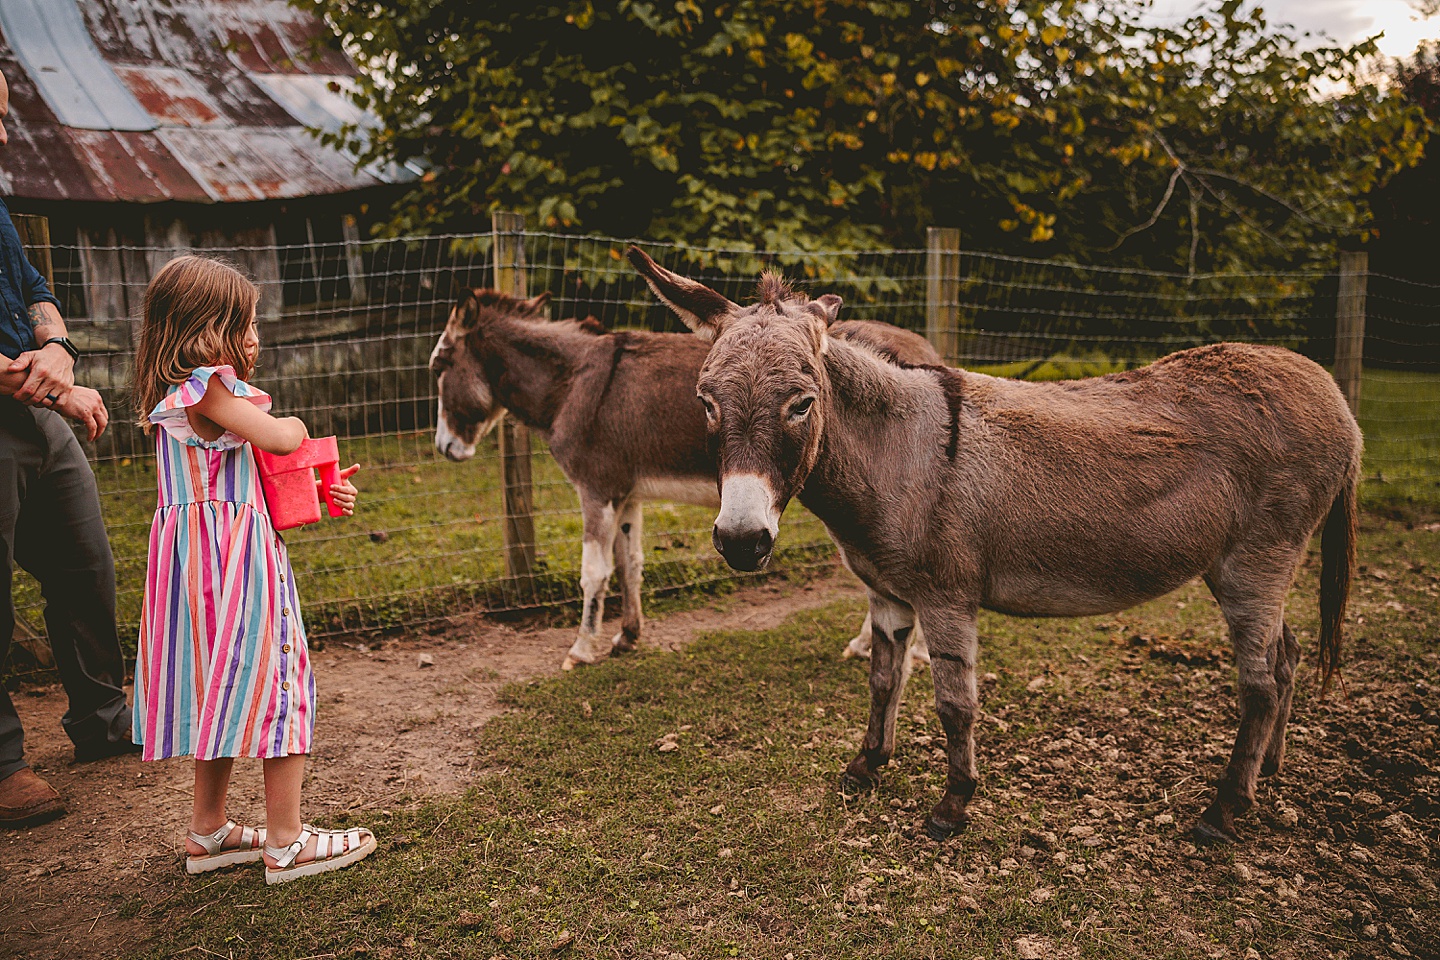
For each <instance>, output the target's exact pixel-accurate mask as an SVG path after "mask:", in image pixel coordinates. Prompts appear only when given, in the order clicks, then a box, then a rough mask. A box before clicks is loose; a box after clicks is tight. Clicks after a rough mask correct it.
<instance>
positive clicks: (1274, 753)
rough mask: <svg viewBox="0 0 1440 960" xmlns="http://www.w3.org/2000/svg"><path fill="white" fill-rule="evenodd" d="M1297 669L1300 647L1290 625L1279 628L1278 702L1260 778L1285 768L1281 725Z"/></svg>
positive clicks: (1287, 716) (1287, 717)
mask: <svg viewBox="0 0 1440 960" xmlns="http://www.w3.org/2000/svg"><path fill="white" fill-rule="evenodd" d="M1299 665H1300V643H1299V641H1297V640H1296V639H1295V634H1294V633H1292V632H1291V631H1290V624H1288V623H1281V624H1280V642H1279V643H1278V644H1276V650H1275V692H1276V694H1277V695H1278V697H1279V699H1280V704H1279V707H1278V708H1277V709H1276V712H1275V727H1274V729H1273V730H1271V731H1270V746H1269V747H1268V748H1266V750H1265V759H1264V760H1263V761H1261V763H1260V775H1261V776H1262V777H1269V776H1272V775H1274V774H1276V773H1278V772H1279V771H1280V768H1281V767H1282V766H1284V764H1285V725H1286V724H1287V723H1289V722H1290V702H1291V700H1293V699H1294V696H1295V668H1296V667H1297V666H1299Z"/></svg>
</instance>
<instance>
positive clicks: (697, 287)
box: [625, 247, 740, 340]
mask: <svg viewBox="0 0 1440 960" xmlns="http://www.w3.org/2000/svg"><path fill="white" fill-rule="evenodd" d="M625 256H626V257H627V258H628V259H629V260H630V265H631V266H633V267H634V268H635V269H636V270H637V271H639V273H640V276H642V277H644V278H645V282H646V283H648V284H650V289H651V290H654V291H655V296H657V297H659V298H660V299H661V301H662V302H664V304H665V306H667V307H669V308H670V309H671V310H673V311H675V315H676V316H677V317H679V318H680V319H681V320H682V321H684V323H685V326H687V327H689V328H690V329H691V330H693V331H695V334H696V336H699V337H703V338H705V339H706V340H714V339H715V335H716V334H717V333H719V332H720V324H722V323H723V322H724V321H725V318H726V317H728V316H729V315H731V314H732V313H737V312H739V310H740V308H739V307H738V306H736V305H735V304H734V303H732V302H731V301H729V300H727V299H725V298H724V297H722V296H721V295H720V294H718V293H716V292H715V291H714V290H711V289H710V288H709V287H707V286H705V285H704V284H703V283H696V282H695V281H694V280H690V279H688V278H686V277H682V276H680V275H679V274H678V273H671V272H670V271H669V270H666V269H665V268H664V267H662V266H660V264H658V263H656V262H655V261H654V260H652V259H650V257H649V256H647V255H646V253H645V251H643V250H641V249H640V248H639V247H631V248H630V249H629V250H626V251H625Z"/></svg>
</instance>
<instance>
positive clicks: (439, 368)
mask: <svg viewBox="0 0 1440 960" xmlns="http://www.w3.org/2000/svg"><path fill="white" fill-rule="evenodd" d="M549 299H550V295H549V294H548V293H542V294H540V295H539V296H537V297H534V298H532V299H529V300H521V299H518V298H514V297H509V296H506V295H505V294H501V293H497V292H496V291H494V290H467V291H465V293H464V294H463V295H462V296H461V297H460V300H459V302H458V303H457V304H456V306H455V307H454V309H453V310H452V311H451V313H450V318H449V321H448V323H447V324H446V327H445V331H444V333H442V334H441V336H440V339H439V341H438V342H437V343H436V344H435V349H434V351H433V352H432V353H431V356H430V368H431V370H432V371H433V372H434V373H435V374H436V376H437V377H438V378H439V392H440V409H439V417H438V418H437V425H436V430H435V446H436V447H437V448H438V449H439V450H440V452H441V453H443V454H444V455H445V456H446V457H448V458H449V459H451V460H468V459H469V458H471V457H473V456H474V455H475V445H476V443H477V442H478V441H479V439H480V438H481V437H482V436H483V435H484V434H485V433H487V432H489V431H490V430H491V429H493V428H494V427H495V425H496V424H497V423H498V422H499V421H500V418H501V417H503V416H504V415H505V412H506V411H507V410H508V411H509V412H510V414H511V416H513V417H515V418H516V419H517V420H518V421H520V422H521V423H523V424H525V425H526V426H528V427H530V428H531V429H532V430H535V431H536V432H537V433H539V434H540V435H541V436H542V437H544V439H545V441H546V442H547V443H548V444H549V445H550V452H551V454H552V455H553V456H554V457H555V462H556V463H557V464H559V466H560V469H561V470H562V471H564V473H565V476H566V477H567V478H568V479H569V480H570V482H571V483H572V484H574V486H575V488H576V490H577V491H578V492H579V494H580V510H581V515H582V518H583V523H584V534H583V540H582V545H581V566H580V583H581V588H582V590H583V592H584V599H583V603H582V607H581V619H580V634H579V636H578V637H577V638H576V640H575V643H574V645H573V646H572V647H571V648H570V652H569V653H568V654H567V655H566V657H565V662H564V665H563V666H564V669H566V670H569V669H572V668H573V667H575V666H576V665H578V664H582V663H595V662H597V661H599V660H601V659H602V658H604V657H605V656H607V655H609V654H610V653H612V652H621V651H625V650H630V649H632V648H633V647H634V645H635V642H636V640H637V639H639V636H640V621H641V617H640V587H641V576H642V567H643V564H644V558H645V554H644V548H643V540H642V529H641V527H642V517H643V514H642V511H641V503H642V502H643V501H645V500H672V501H679V502H682V503H694V504H700V505H702V506H710V507H713V506H716V505H718V503H719V496H718V488H717V485H716V479H715V459H714V455H713V453H712V452H711V451H710V450H709V449H708V447H707V443H706V436H705V414H704V410H703V408H702V407H701V405H700V403H699V401H697V400H696V399H695V378H696V376H698V375H699V373H700V365H701V363H703V362H704V360H705V354H706V352H707V351H708V350H709V349H710V344H709V343H708V342H706V341H703V340H701V339H700V338H698V337H693V336H690V335H689V334H667V333H647V332H636V331H619V332H614V333H610V332H607V331H605V330H604V329H603V328H602V327H600V326H599V324H596V323H594V322H593V321H585V322H576V321H556V322H550V321H547V320H545V319H544V312H545V309H546V304H547V303H548V302H549ZM833 333H834V335H836V336H839V337H842V338H845V339H847V340H848V341H849V342H851V343H855V344H859V345H861V347H862V348H863V349H865V350H867V351H868V352H870V353H871V355H874V356H877V357H884V358H886V359H887V360H895V361H897V362H902V361H903V362H908V363H930V362H938V361H939V358H938V357H937V356H936V354H935V351H934V350H933V349H932V348H931V347H930V344H929V343H928V342H927V341H926V340H925V339H924V338H923V337H920V336H917V335H916V334H913V333H909V332H907V331H905V330H900V329H898V328H896V327H891V326H888V325H886V324H883V323H866V322H849V323H844V324H837V325H836V327H835V329H834V331H833ZM877 362H882V361H878V360H877ZM614 572H618V574H619V581H620V598H621V620H620V632H619V633H617V634H616V635H615V636H614V638H613V639H611V640H608V641H606V640H603V639H602V638H601V635H600V630H601V621H602V619H603V615H604V606H605V590H606V587H607V585H608V583H609V581H610V575H611V574H612V573H614ZM869 625H870V618H869V617H866V619H865V626H864V627H862V629H861V632H860V635H859V636H857V637H856V638H855V640H854V641H852V643H851V648H850V650H849V651H848V653H849V654H850V655H853V654H855V653H859V654H861V655H865V654H866V653H868V645H869ZM914 656H915V657H916V658H917V659H922V660H923V659H924V658H925V655H924V649H923V645H920V646H917V649H916V651H915V653H914Z"/></svg>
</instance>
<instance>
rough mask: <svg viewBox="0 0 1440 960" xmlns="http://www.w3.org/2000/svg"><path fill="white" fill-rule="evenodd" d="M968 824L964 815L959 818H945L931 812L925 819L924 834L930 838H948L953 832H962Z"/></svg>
mask: <svg viewBox="0 0 1440 960" xmlns="http://www.w3.org/2000/svg"><path fill="white" fill-rule="evenodd" d="M969 825H970V821H969V819H967V818H965V817H961V818H960V819H959V820H945V819H942V818H941V817H937V816H935V815H934V814H933V813H932V814H931V815H930V816H929V817H927V818H926V819H925V836H927V837H929V838H930V839H931V840H949V839H950V838H951V837H953V836H955V834H957V833H962V832H964V830H965V828H966V827H967V826H969Z"/></svg>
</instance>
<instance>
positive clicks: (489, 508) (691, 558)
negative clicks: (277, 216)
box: [15, 433, 828, 651]
mask: <svg viewBox="0 0 1440 960" xmlns="http://www.w3.org/2000/svg"><path fill="white" fill-rule="evenodd" d="M341 458H342V459H343V460H345V461H346V462H358V463H360V464H362V467H363V469H362V471H361V473H360V474H359V475H357V477H356V480H355V482H356V484H357V485H358V486H359V487H360V488H361V491H362V496H361V501H360V504H359V510H358V513H357V515H356V516H355V517H353V518H340V519H328V518H327V519H325V520H322V521H321V522H320V523H319V524H316V525H314V526H311V527H305V528H301V529H299V530H295V531H291V532H288V533H287V534H286V535H285V536H286V540H287V542H288V543H289V544H290V547H291V560H292V563H293V564H294V566H295V572H296V577H297V582H298V583H299V584H300V589H301V596H302V598H303V599H304V602H305V617H306V623H307V625H309V627H310V631H311V634H312V635H316V634H320V633H324V632H328V631H343V630H356V629H363V628H390V627H396V626H399V625H401V624H406V623H417V622H422V621H426V620H433V619H437V618H440V617H443V616H445V615H448V614H451V613H454V612H456V611H457V610H458V609H462V608H464V607H467V606H471V607H473V606H489V607H491V608H497V607H527V606H539V605H547V604H555V603H565V602H569V601H571V600H573V599H574V598H575V597H577V596H578V593H579V566H580V536H581V522H580V515H579V500H578V498H577V496H576V494H575V491H574V488H573V487H571V486H570V484H569V482H568V481H566V479H565V477H564V475H563V474H562V473H561V472H560V469H559V467H557V466H556V464H555V461H554V460H553V459H551V457H550V456H549V454H548V453H547V452H546V450H545V446H544V444H543V443H541V442H540V441H538V440H537V441H536V443H535V455H534V494H535V496H534V506H535V538H536V553H537V563H538V568H539V576H537V578H536V579H535V581H534V582H533V583H531V584H528V585H525V586H524V587H523V589H522V588H517V587H516V585H515V584H513V583H511V582H508V581H507V580H506V571H505V559H504V556H505V554H504V539H503V537H504V534H503V505H502V496H501V477H500V468H499V457H498V454H497V452H496V447H495V440H494V439H493V438H491V439H489V440H487V441H486V442H485V443H484V444H483V445H482V446H481V451H480V453H479V455H478V456H477V457H476V459H475V460H473V461H471V462H469V463H464V464H453V463H449V462H447V461H445V460H443V459H437V457H436V456H435V455H434V454H433V452H432V450H431V441H430V434H429V433H424V434H405V435H400V436H390V437H379V438H363V439H359V440H350V441H342V442H341ZM96 476H97V479H98V480H99V484H100V489H101V500H102V507H103V509H104V513H105V518H106V526H107V527H108V529H109V531H110V542H111V547H112V549H113V551H114V554H115V560H116V579H117V582H118V587H119V600H118V606H119V620H120V622H121V636H122V643H125V644H126V645H127V648H128V649H129V650H131V651H133V649H134V637H135V634H136V631H137V630H138V624H139V619H140V616H139V615H140V603H141V600H142V597H143V592H144V576H145V563H146V553H147V544H148V538H149V534H150V522H151V519H152V518H153V516H154V510H155V496H156V494H155V484H156V478H155V463H154V460H153V459H151V458H135V459H128V458H127V459H124V460H118V461H109V462H105V463H101V464H99V465H97V467H96ZM792 510H793V514H791V515H789V516H787V527H786V538H785V542H784V544H783V545H782V546H783V547H784V548H785V553H783V554H782V555H781V557H780V558H779V559H780V560H781V561H782V562H783V561H784V560H785V559H786V557H787V556H788V557H789V558H791V559H794V558H796V557H805V556H808V555H809V553H810V552H811V551H810V549H809V548H811V547H813V546H814V545H815V544H818V543H821V542H828V541H827V540H826V538H825V534H824V531H823V529H822V528H821V527H820V525H819V523H818V522H817V521H815V520H814V519H813V518H811V517H809V515H808V514H806V513H805V512H804V510H803V509H801V508H800V507H799V506H798V505H797V506H795V507H794V508H792ZM713 521H714V514H713V511H711V510H708V509H705V508H700V507H688V506H684V505H670V504H649V505H647V506H646V508H645V545H646V564H647V570H646V585H647V587H648V588H649V589H651V590H652V591H656V590H665V589H668V588H672V587H676V586H683V585H689V584H695V583H704V582H707V581H713V580H716V579H719V578H728V577H730V576H733V574H730V573H729V571H728V569H727V568H725V567H724V564H723V562H721V561H720V560H719V558H718V557H717V556H716V555H715V552H714V548H713V547H712V546H711V544H710V526H711V524H712V523H713ZM15 599H16V607H17V610H18V611H19V613H20V615H21V617H22V618H23V619H24V620H26V621H27V622H28V623H29V624H30V625H31V626H32V627H34V628H38V627H39V626H40V624H41V623H42V622H43V621H42V618H41V603H40V595H39V589H38V586H37V585H36V584H35V582H34V581H33V580H31V579H30V578H28V577H17V579H16V587H15Z"/></svg>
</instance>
